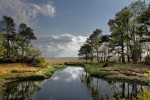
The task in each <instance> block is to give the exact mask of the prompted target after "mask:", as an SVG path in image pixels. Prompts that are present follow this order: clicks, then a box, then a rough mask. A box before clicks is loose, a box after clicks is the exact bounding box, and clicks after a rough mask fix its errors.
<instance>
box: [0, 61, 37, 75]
mask: <svg viewBox="0 0 150 100" xmlns="http://www.w3.org/2000/svg"><path fill="white" fill-rule="evenodd" d="M38 70H39V68H36V67H32V66H29V65H27V64H23V63H10V64H0V74H6V73H10V72H12V71H18V72H37V71H38Z"/></svg>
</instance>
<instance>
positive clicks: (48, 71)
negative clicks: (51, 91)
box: [44, 64, 66, 76]
mask: <svg viewBox="0 0 150 100" xmlns="http://www.w3.org/2000/svg"><path fill="white" fill-rule="evenodd" d="M64 67H66V65H64V64H58V65H54V66H53V67H50V68H47V69H45V70H44V75H46V76H51V75H52V74H53V73H54V72H55V71H56V70H58V69H62V68H64Z"/></svg>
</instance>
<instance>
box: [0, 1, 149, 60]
mask: <svg viewBox="0 0 150 100" xmlns="http://www.w3.org/2000/svg"><path fill="white" fill-rule="evenodd" d="M133 1H136V0H0V15H8V16H11V17H13V18H14V20H15V22H16V24H19V23H21V22H24V23H26V24H27V25H28V26H30V27H32V28H33V29H34V30H35V34H36V36H37V37H38V39H37V40H36V41H34V42H33V44H34V46H36V47H37V48H38V49H40V50H41V51H42V53H43V55H44V56H45V57H47V58H50V57H72V56H77V53H78V49H79V47H80V45H82V44H83V43H84V41H85V40H86V38H87V37H88V36H89V35H90V34H91V33H92V32H93V31H94V30H95V29H96V28H100V29H102V31H103V34H110V33H109V27H108V25H107V22H108V20H109V19H112V18H114V16H115V13H117V12H118V11H120V10H121V9H122V8H124V7H125V6H128V5H129V4H131V3H132V2H133ZM146 2H147V3H150V0H146Z"/></svg>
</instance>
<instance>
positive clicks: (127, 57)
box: [78, 0, 150, 64]
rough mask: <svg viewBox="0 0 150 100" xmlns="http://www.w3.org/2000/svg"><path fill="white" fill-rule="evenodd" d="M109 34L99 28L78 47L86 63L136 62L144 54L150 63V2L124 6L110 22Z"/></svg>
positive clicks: (136, 2) (80, 55) (141, 58)
mask: <svg viewBox="0 0 150 100" xmlns="http://www.w3.org/2000/svg"><path fill="white" fill-rule="evenodd" d="M108 25H109V28H110V33H111V34H110V35H104V34H102V30H101V29H96V30H95V31H93V33H92V34H91V35H90V36H89V38H87V40H86V42H85V43H84V44H83V45H82V46H81V47H80V49H79V54H78V55H79V57H80V58H81V59H85V60H86V62H88V61H90V62H93V60H94V59H97V62H101V61H109V60H113V61H118V62H122V63H125V62H129V63H130V62H132V63H137V62H138V61H141V60H143V57H145V61H146V63H149V64H150V47H149V43H150V4H149V5H147V4H146V3H145V2H142V1H140V0H138V1H135V2H133V3H131V4H130V5H129V6H127V7H124V8H123V9H122V10H121V11H120V12H118V13H116V14H115V18H113V19H110V20H109V21H108Z"/></svg>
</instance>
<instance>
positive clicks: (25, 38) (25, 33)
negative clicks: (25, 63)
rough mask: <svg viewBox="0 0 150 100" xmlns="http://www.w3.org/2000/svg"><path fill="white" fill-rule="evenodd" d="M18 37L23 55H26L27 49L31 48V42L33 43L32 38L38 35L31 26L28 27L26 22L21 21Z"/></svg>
mask: <svg viewBox="0 0 150 100" xmlns="http://www.w3.org/2000/svg"><path fill="white" fill-rule="evenodd" d="M17 38H18V43H19V46H20V47H21V52H22V57H24V56H25V55H24V52H25V50H26V49H29V44H30V43H31V40H35V39H36V37H35V35H34V33H33V30H32V29H31V28H30V27H27V25H26V24H24V23H21V24H20V25H19V34H18V37H17Z"/></svg>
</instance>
